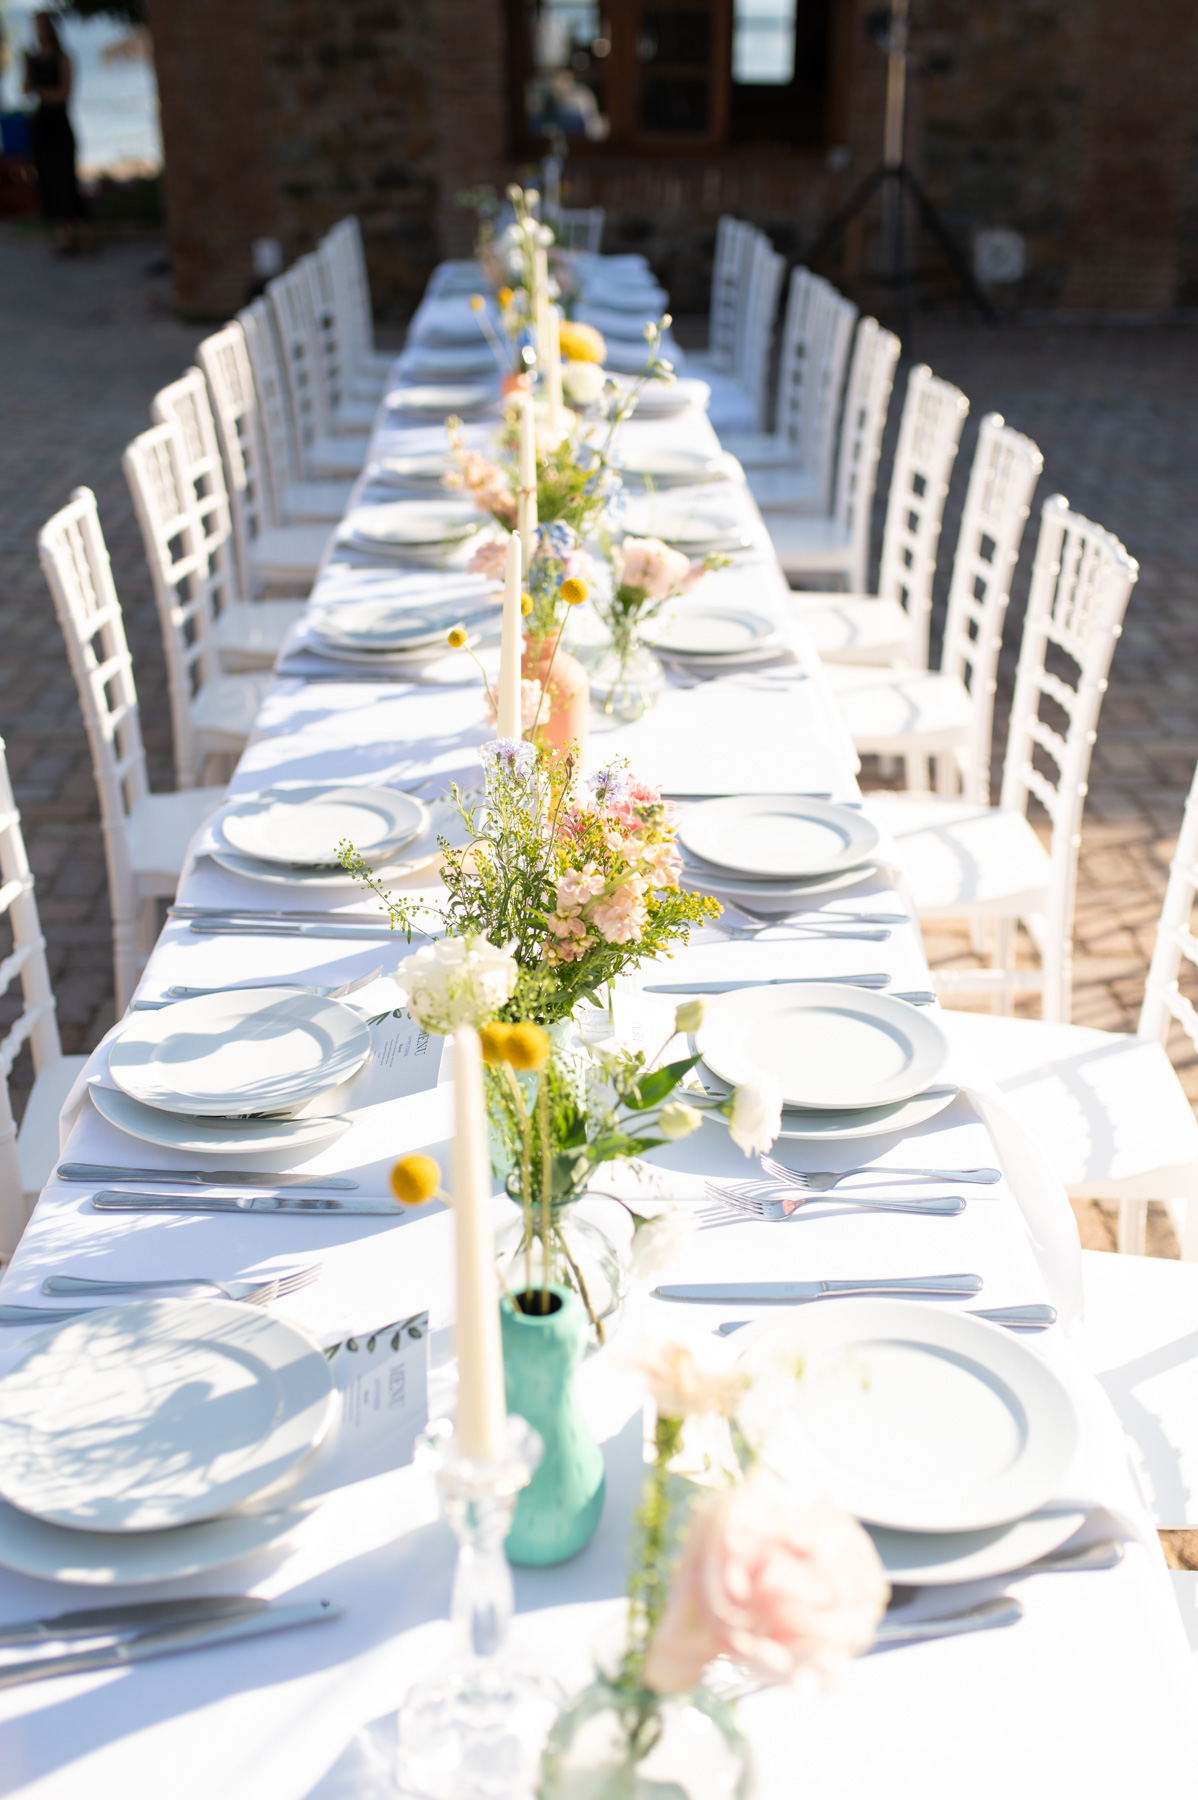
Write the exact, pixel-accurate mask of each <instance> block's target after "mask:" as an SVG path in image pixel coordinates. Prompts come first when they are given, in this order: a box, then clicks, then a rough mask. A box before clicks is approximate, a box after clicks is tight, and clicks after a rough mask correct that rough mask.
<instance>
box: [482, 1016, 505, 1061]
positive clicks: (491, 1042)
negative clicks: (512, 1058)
mask: <svg viewBox="0 0 1198 1800" xmlns="http://www.w3.org/2000/svg"><path fill="white" fill-rule="evenodd" d="M511 1035H512V1028H511V1026H510V1025H507V1024H505V1023H504V1021H503V1020H502V1019H493V1020H492V1021H491V1023H490V1024H489V1025H480V1026H479V1028H478V1041H479V1043H480V1044H481V1045H482V1052H483V1061H484V1062H485V1063H490V1065H491V1067H492V1068H495V1067H496V1066H497V1065H498V1064H499V1063H505V1062H506V1061H507V1044H508V1039H509V1038H510V1037H511Z"/></svg>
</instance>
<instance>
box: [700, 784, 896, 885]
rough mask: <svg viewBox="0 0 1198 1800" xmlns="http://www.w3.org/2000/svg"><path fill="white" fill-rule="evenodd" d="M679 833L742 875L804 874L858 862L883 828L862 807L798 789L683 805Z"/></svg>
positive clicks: (851, 866) (707, 857)
mask: <svg viewBox="0 0 1198 1800" xmlns="http://www.w3.org/2000/svg"><path fill="white" fill-rule="evenodd" d="M678 836H679V838H680V839H681V841H682V842H683V843H684V844H685V845H686V847H687V849H688V850H690V851H691V852H692V854H693V855H695V856H699V857H702V858H703V860H704V861H706V862H710V863H715V864H717V865H718V866H719V867H720V868H725V869H730V870H733V871H735V872H737V873H739V874H742V875H758V876H768V877H771V878H778V879H789V880H806V879H810V877H811V876H813V875H835V874H838V873H839V872H840V871H841V870H842V869H855V868H859V867H860V866H861V864H862V863H863V862H864V861H865V859H866V858H867V857H868V856H869V854H870V852H871V851H872V850H873V848H874V846H875V845H876V844H877V842H878V837H879V832H878V828H877V826H876V825H873V824H871V823H870V821H869V820H868V819H867V818H866V817H865V815H864V814H863V813H860V812H857V811H855V810H854V809H853V808H852V807H848V806H836V805H834V804H833V803H832V802H831V801H828V800H808V799H806V798H804V797H803V796H802V795H800V794H730V795H727V796H726V797H725V798H723V799H721V800H702V801H700V802H699V803H698V804H697V805H695V806H687V807H684V808H683V810H682V811H681V813H680V814H679V818H678Z"/></svg>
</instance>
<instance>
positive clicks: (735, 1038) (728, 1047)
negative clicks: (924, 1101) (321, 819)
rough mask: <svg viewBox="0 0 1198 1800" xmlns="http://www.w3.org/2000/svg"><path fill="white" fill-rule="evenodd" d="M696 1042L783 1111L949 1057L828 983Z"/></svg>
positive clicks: (830, 1107)
mask: <svg viewBox="0 0 1198 1800" xmlns="http://www.w3.org/2000/svg"><path fill="white" fill-rule="evenodd" d="M149 1016H150V1017H153V1018H160V1017H161V1016H162V1015H161V1014H151V1015H149ZM695 1042H696V1044H697V1045H698V1047H699V1054H700V1055H701V1056H702V1058H703V1060H704V1062H705V1063H707V1064H708V1066H709V1067H710V1068H712V1069H714V1070H715V1073H716V1074H717V1075H719V1076H722V1078H723V1079H724V1080H725V1081H730V1082H731V1083H732V1084H733V1086H735V1087H739V1086H740V1085H741V1084H742V1083H750V1084H755V1085H760V1084H761V1083H767V1084H768V1085H770V1086H771V1087H773V1088H775V1089H776V1090H777V1092H778V1094H779V1095H780V1097H781V1099H782V1100H783V1102H784V1103H785V1104H787V1105H790V1106H801V1107H803V1108H805V1109H809V1110H811V1111H813V1112H824V1111H833V1112H847V1111H853V1110H855V1109H856V1108H858V1107H874V1106H885V1105H888V1104H889V1103H891V1102H892V1101H896V1100H908V1099H910V1098H911V1096H912V1095H914V1094H918V1093H920V1092H922V1090H923V1089H924V1088H926V1087H929V1086H930V1085H931V1083H932V1082H934V1081H935V1080H936V1079H937V1077H938V1076H939V1075H940V1072H941V1070H942V1069H943V1068H944V1065H945V1063H946V1062H947V1061H948V1053H949V1052H948V1040H947V1038H946V1037H945V1035H944V1032H943V1031H942V1030H941V1028H940V1025H939V1024H938V1023H937V1021H936V1020H935V1019H933V1018H931V1017H930V1016H929V1015H928V1014H927V1013H923V1012H919V1011H918V1010H917V1009H916V1008H915V1007H913V1006H908V1005H907V1003H906V1001H904V1000H895V999H894V998H893V997H892V996H891V995H890V994H875V993H870V992H867V991H866V990H865V989H864V988H851V987H847V986H845V985H843V984H838V983H836V982H831V981H826V982H825V981H813V982H810V983H793V984H787V985H785V986H781V987H758V988H741V989H740V990H738V992H736V993H734V994H721V995H719V996H718V997H717V998H716V999H714V1000H711V1001H709V1002H708V1007H707V1016H706V1018H705V1019H704V1021H703V1024H702V1026H701V1028H700V1030H699V1031H698V1032H697V1033H696V1034H695Z"/></svg>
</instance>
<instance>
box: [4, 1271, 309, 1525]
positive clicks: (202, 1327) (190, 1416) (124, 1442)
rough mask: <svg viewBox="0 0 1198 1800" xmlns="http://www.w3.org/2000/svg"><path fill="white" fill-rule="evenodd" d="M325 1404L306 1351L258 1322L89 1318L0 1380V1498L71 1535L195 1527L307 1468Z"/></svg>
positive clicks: (178, 1305)
mask: <svg viewBox="0 0 1198 1800" xmlns="http://www.w3.org/2000/svg"><path fill="white" fill-rule="evenodd" d="M336 1405H337V1401H336V1388H335V1384H334V1381H333V1375H332V1371H331V1369H330V1368H329V1365H328V1362H327V1361H326V1359H325V1356H324V1353H323V1352H322V1351H321V1349H320V1347H319V1345H318V1344H316V1343H314V1342H313V1340H312V1339H311V1338H310V1337H309V1336H308V1335H307V1333H306V1332H303V1331H300V1330H299V1329H298V1328H297V1327H296V1326H295V1325H292V1324H291V1323H289V1322H288V1321H287V1320H285V1319H279V1318H275V1317H273V1316H272V1315H271V1314H270V1313H267V1312H265V1311H264V1310H263V1309H262V1308H261V1307H256V1306H241V1305H239V1304H238V1303H237V1302H236V1301H233V1300H131V1301H126V1302H125V1303H124V1304H122V1305H120V1306H104V1307H99V1308H97V1309H96V1310H95V1311H93V1312H89V1313H86V1314H84V1315H82V1316H81V1317H80V1318H77V1319H65V1320H63V1321H61V1322H60V1323H59V1324H57V1325H47V1326H46V1327H45V1329H44V1330H42V1331H38V1332H36V1333H35V1334H34V1335H33V1337H31V1338H30V1339H29V1341H28V1342H27V1344H26V1345H25V1347H24V1350H23V1353H22V1355H21V1358H20V1360H19V1362H17V1363H16V1364H15V1366H14V1367H13V1368H12V1369H10V1370H9V1372H8V1374H7V1375H5V1376H4V1377H3V1378H2V1379H0V1496H2V1497H3V1498H4V1499H5V1500H7V1501H8V1502H9V1504H10V1505H12V1506H16V1507H19V1508H20V1510H21V1511H22V1512H27V1513H32V1514H33V1516H34V1517H35V1518H39V1519H48V1520H50V1522H51V1523H52V1524H57V1525H66V1526H69V1527H71V1528H72V1529H73V1530H76V1531H161V1530H162V1529H164V1528H165V1527H167V1526H174V1525H186V1524H189V1523H190V1522H191V1521H193V1520H196V1519H211V1518H213V1517H215V1516H216V1514H218V1513H223V1512H227V1511H228V1510H229V1508H230V1507H233V1506H237V1505H238V1504H239V1503H240V1502H241V1501H243V1500H248V1499H249V1497H250V1495H251V1494H256V1493H259V1492H260V1491H261V1490H262V1489H263V1488H265V1487H269V1486H270V1485H271V1484H273V1483H274V1482H276V1481H279V1480H280V1479H281V1478H282V1477H283V1476H284V1475H285V1474H287V1472H288V1471H289V1470H291V1469H293V1468H294V1467H295V1466H296V1464H297V1463H298V1462H300V1461H301V1460H302V1459H303V1458H304V1457H306V1456H307V1455H309V1453H310V1452H311V1451H312V1450H314V1449H315V1448H316V1446H317V1444H319V1443H320V1441H321V1439H322V1438H323V1437H324V1435H325V1433H326V1431H327V1430H328V1428H329V1426H330V1424H331V1423H332V1420H333V1417H334V1414H335V1411H336Z"/></svg>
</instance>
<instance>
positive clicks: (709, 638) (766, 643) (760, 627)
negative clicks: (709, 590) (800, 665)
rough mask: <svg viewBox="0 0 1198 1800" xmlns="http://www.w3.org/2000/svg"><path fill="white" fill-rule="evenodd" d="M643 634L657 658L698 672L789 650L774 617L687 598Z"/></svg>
mask: <svg viewBox="0 0 1198 1800" xmlns="http://www.w3.org/2000/svg"><path fill="white" fill-rule="evenodd" d="M645 637H646V640H647V642H649V643H650V644H652V645H653V647H654V649H655V650H656V651H657V652H658V654H659V655H660V656H664V657H666V658H667V659H668V660H669V661H670V662H672V663H678V664H679V665H680V666H681V667H682V668H684V669H689V670H691V671H692V672H693V673H695V674H700V675H714V674H718V673H719V671H720V670H721V669H739V668H751V667H752V666H753V665H754V664H756V663H766V662H774V661H776V660H777V658H778V657H779V656H782V655H784V654H785V653H786V652H787V651H788V650H789V648H790V640H789V638H788V637H787V635H786V633H785V632H784V631H783V630H782V628H781V627H780V626H779V624H778V622H777V620H776V619H772V618H770V616H769V615H768V614H767V613H758V612H751V611H749V610H747V609H746V608H745V607H744V606H743V605H740V604H738V603H733V602H731V601H719V600H704V599H699V600H692V601H688V602H687V603H686V605H685V606H684V607H681V608H680V609H679V610H678V611H677V612H674V613H666V614H664V615H662V616H661V617H660V618H658V619H655V620H653V621H652V622H651V623H650V624H649V625H648V626H647V627H646V630H645Z"/></svg>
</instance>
